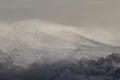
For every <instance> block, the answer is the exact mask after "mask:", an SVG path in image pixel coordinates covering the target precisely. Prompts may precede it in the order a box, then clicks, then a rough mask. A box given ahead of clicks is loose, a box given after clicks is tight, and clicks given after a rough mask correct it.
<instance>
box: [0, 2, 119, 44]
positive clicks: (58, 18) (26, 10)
mask: <svg viewBox="0 0 120 80" xmlns="http://www.w3.org/2000/svg"><path fill="white" fill-rule="evenodd" d="M29 19H38V20H41V21H48V22H52V23H57V24H62V25H67V26H73V27H85V26H87V27H85V29H84V30H85V31H83V33H85V35H88V36H92V37H91V38H94V37H95V39H98V35H99V38H100V40H103V41H104V38H106V40H109V38H110V39H111V40H112V41H117V43H116V44H119V45H120V35H119V34H120V31H119V30H120V0H0V21H1V22H15V21H21V20H29ZM106 33H107V34H106ZM101 34H103V35H101ZM104 35H109V36H110V37H109V38H108V39H107V37H108V36H107V37H105V36H104Z"/></svg>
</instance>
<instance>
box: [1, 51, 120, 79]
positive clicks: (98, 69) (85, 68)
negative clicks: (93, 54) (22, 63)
mask: <svg viewBox="0 0 120 80" xmlns="http://www.w3.org/2000/svg"><path fill="white" fill-rule="evenodd" d="M7 59H9V60H8V62H7V63H3V62H1V64H0V80H120V67H119V65H120V55H119V54H114V53H113V54H111V55H109V56H107V57H101V58H99V59H82V60H80V61H78V62H76V63H71V64H67V65H66V63H67V62H65V61H60V62H58V63H54V64H49V65H47V64H46V65H44V66H43V65H39V62H36V63H33V64H31V66H30V67H29V68H27V69H25V68H22V67H19V66H15V65H12V61H10V58H9V57H8V58H7Z"/></svg>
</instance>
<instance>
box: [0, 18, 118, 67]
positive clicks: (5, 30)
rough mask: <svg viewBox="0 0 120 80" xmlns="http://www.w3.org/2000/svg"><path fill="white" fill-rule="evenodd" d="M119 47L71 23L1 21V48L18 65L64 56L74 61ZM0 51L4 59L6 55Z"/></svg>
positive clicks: (53, 59) (53, 61)
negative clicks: (68, 24) (87, 35)
mask: <svg viewBox="0 0 120 80" xmlns="http://www.w3.org/2000/svg"><path fill="white" fill-rule="evenodd" d="M81 30H82V29H81ZM81 32H82V31H81ZM99 36H100V35H98V36H97V37H99ZM102 36H104V35H102ZM119 49H120V48H119V47H115V46H110V45H109V44H105V43H104V42H103V43H101V42H99V41H96V40H94V39H93V40H92V39H89V38H88V37H86V36H84V35H83V34H80V32H79V33H78V30H77V28H73V27H69V26H60V25H57V24H51V23H46V22H41V21H38V20H28V21H21V22H16V23H1V24H0V50H2V51H3V53H5V54H6V56H10V57H11V58H12V59H13V61H14V64H15V65H20V66H27V65H29V64H32V63H34V62H37V61H38V62H39V63H40V64H51V63H55V62H59V61H63V60H66V61H69V62H74V61H78V60H80V59H81V58H83V57H85V58H96V57H100V56H107V55H109V54H111V53H113V52H119ZM0 55H1V57H0V58H1V59H2V58H4V57H2V56H5V55H3V54H0Z"/></svg>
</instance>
